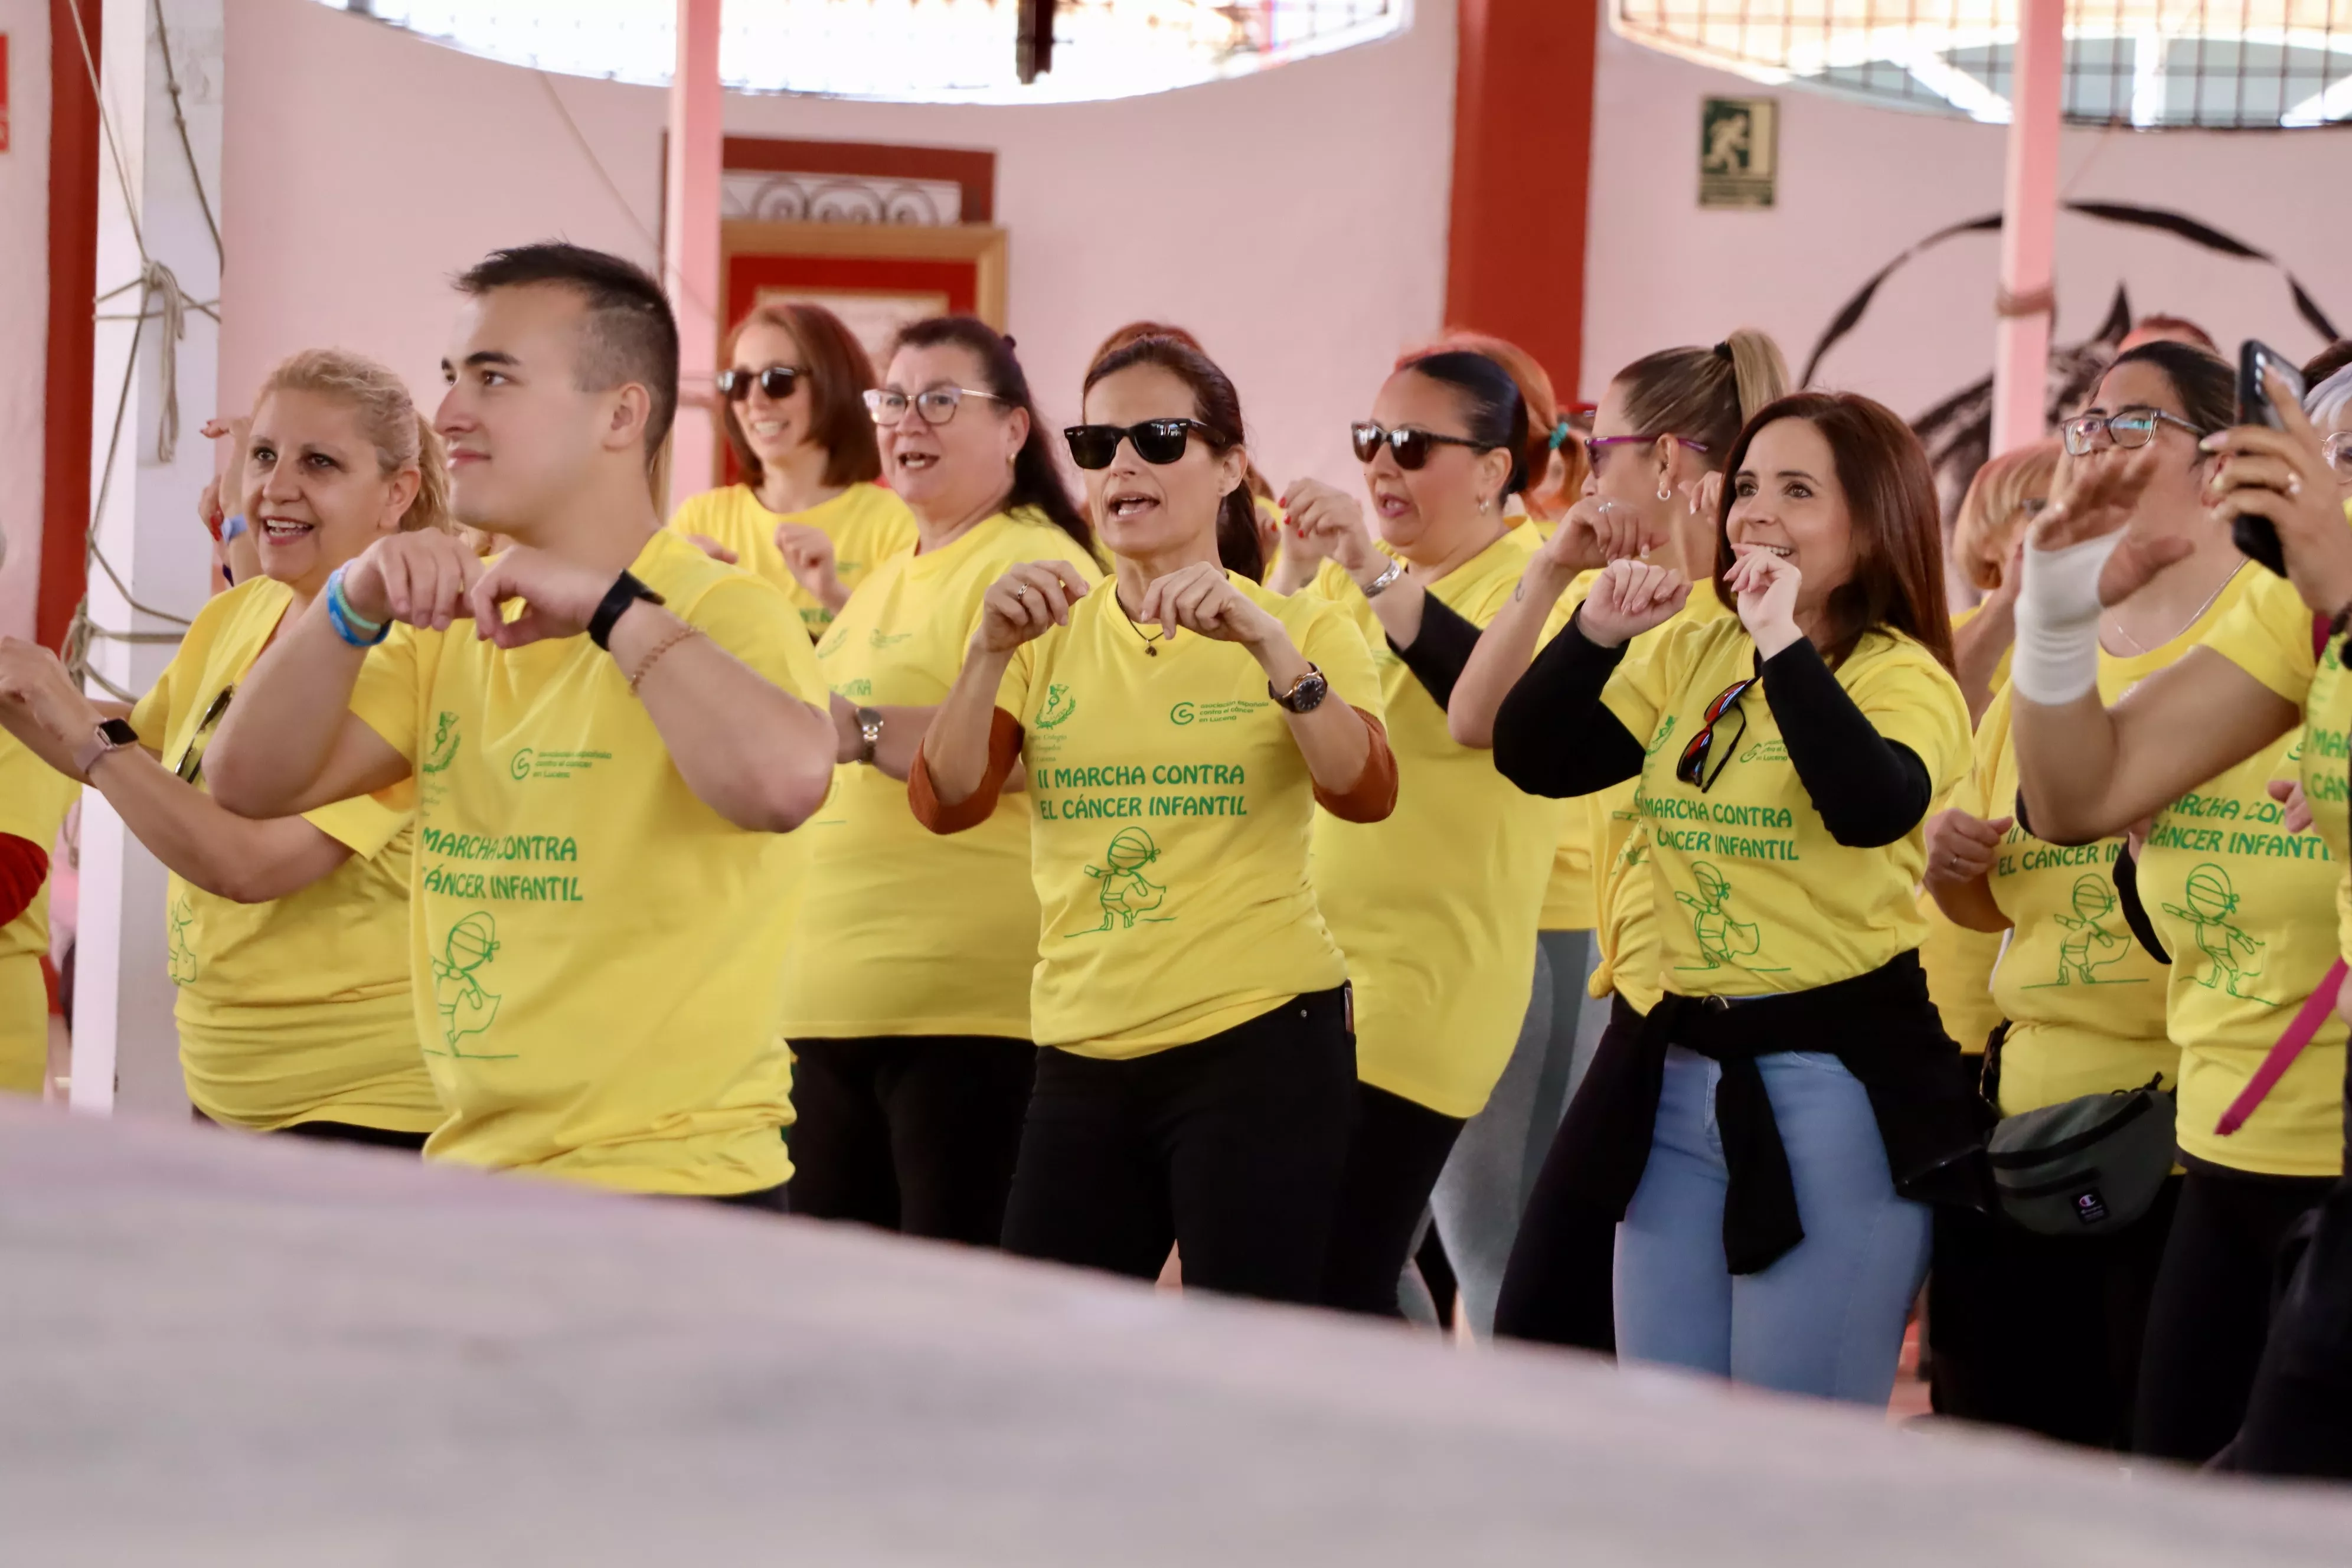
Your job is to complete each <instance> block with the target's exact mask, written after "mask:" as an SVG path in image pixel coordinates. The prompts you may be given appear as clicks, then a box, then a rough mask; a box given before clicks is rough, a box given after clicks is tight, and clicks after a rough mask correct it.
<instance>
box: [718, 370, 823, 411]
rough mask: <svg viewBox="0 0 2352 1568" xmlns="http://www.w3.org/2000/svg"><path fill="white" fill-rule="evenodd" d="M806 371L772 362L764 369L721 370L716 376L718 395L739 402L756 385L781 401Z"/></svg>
mask: <svg viewBox="0 0 2352 1568" xmlns="http://www.w3.org/2000/svg"><path fill="white" fill-rule="evenodd" d="M806 374H808V372H806V371H804V370H803V369H802V368H801V367H800V366H798V365H796V364H772V365H770V366H769V367H768V368H767V369H765V370H722V371H720V372H719V374H718V376H717V377H716V379H717V381H718V383H719V396H721V397H723V398H725V399H726V400H727V401H728V402H730V403H740V402H742V401H743V400H744V399H745V398H747V397H749V396H751V388H753V387H754V386H756V387H758V388H759V389H760V390H761V392H764V393H766V394H767V395H768V396H769V397H770V398H771V399H772V400H773V401H775V402H778V403H782V401H783V400H784V399H785V398H787V397H790V396H791V395H793V387H795V386H798V385H799V384H801V377H803V376H804V375H806Z"/></svg>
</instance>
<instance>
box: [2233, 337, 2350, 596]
mask: <svg viewBox="0 0 2352 1568" xmlns="http://www.w3.org/2000/svg"><path fill="white" fill-rule="evenodd" d="M2270 390H2271V402H2272V404H2273V406H2275V407H2276V408H2277V409H2278V411H2279V417H2280V419H2281V421H2282V422H2283V423H2284V425H2285V426H2286V428H2285V429H2284V430H2273V429H2271V428H2270V427H2269V426H2263V425H2241V426H2238V427H2237V428H2235V429H2231V430H2223V431H2220V432H2218V433H2216V434H2214V435H2211V436H2208V437H2205V442H2204V445H2205V449H2206V450H2207V451H2209V452H2214V453H2218V454H2220V456H2221V463H2220V464H2219V466H2218V467H2217V468H2215V470H2214V474H2213V477H2212V478H2211V479H2210V480H2208V481H2207V483H2206V487H2205V499H2206V500H2207V501H2208V502H2209V503H2210V505H2211V506H2212V509H2213V515H2214V517H2215V518H2216V519H2217V520H2219V521H2221V522H2223V523H2234V522H2236V521H2237V520H2238V519H2239V518H2241V517H2257V518H2262V519H2264V520H2266V521H2268V522H2269V523H2270V524H2271V526H2272V527H2273V528H2275V529H2277V530H2278V536H2279V544H2280V546H2281V547H2282V550H2283V552H2284V554H2285V556H2286V574H2287V580H2288V581H2290V582H2292V583H2293V584H2294V587H2295V592H2296V593H2297V594H2299V595H2302V596H2303V602H2304V603H2305V605H2309V606H2310V607H2311V608H2312V609H2314V610H2315V611H2317V612H2318V613H2319V614H2321V615H2324V616H2333V615H2334V614H2336V611H2338V610H2340V609H2342V608H2344V606H2345V605H2347V604H2352V529H2347V527H2346V526H2345V521H2344V505H2343V497H2342V495H2341V494H2340V493H2339V492H2338V491H2337V489H2336V473H2335V470H2334V469H2332V468H2329V467H2328V466H2327V458H2326V454H2325V453H2324V452H2323V451H2322V449H2321V446H2320V438H2319V432H2318V431H2316V430H2315V429H2314V428H2313V427H2312V424H2311V421H2310V420H2309V419H2308V418H2306V417H2305V415H2304V412H2303V409H2302V406H2301V405H2298V404H2297V403H2296V402H2295V401H2294V397H2293V396H2292V395H2289V392H2288V389H2287V387H2286V385H2285V384H2284V383H2282V382H2281V381H2279V380H2278V379H2277V378H2276V377H2275V376H2273V377H2272V378H2271V381H2270Z"/></svg>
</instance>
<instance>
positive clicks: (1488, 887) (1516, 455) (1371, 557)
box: [1285, 349, 1561, 1317]
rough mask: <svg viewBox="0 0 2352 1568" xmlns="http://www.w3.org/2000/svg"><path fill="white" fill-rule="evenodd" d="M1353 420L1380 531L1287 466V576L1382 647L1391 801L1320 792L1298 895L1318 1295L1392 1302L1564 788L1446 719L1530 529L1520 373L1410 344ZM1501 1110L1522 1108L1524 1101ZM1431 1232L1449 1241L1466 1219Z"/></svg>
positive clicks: (1496, 1243)
mask: <svg viewBox="0 0 2352 1568" xmlns="http://www.w3.org/2000/svg"><path fill="white" fill-rule="evenodd" d="M1353 436H1354V445H1355V450H1356V456H1357V458H1358V459H1359V460H1360V462H1362V463H1363V465H1364V486H1365V489H1366V490H1367V492H1368V493H1369V494H1370V497H1371V500H1372V507H1373V510H1374V512H1375V514H1376V517H1377V527H1378V530H1379V533H1378V536H1377V538H1375V535H1374V533H1373V532H1372V530H1371V528H1370V527H1368V526H1367V525H1366V522H1365V519H1364V514H1363V510H1362V509H1361V508H1360V506H1358V505H1357V503H1356V502H1355V500H1353V499H1352V498H1350V497H1348V496H1346V495H1343V494H1341V493H1340V492H1339V491H1338V490H1336V489H1331V488H1330V487H1328V486H1326V485H1321V484H1318V483H1315V482H1313V481H1303V482H1301V483H1299V484H1297V485H1294V486H1293V487H1292V488H1291V491H1290V493H1289V495H1288V496H1287V497H1286V498H1285V502H1286V508H1287V510H1288V511H1289V515H1290V526H1291V530H1292V535H1293V537H1294V538H1295V539H1297V540H1298V541H1299V542H1300V544H1301V548H1300V551H1299V553H1300V554H1301V555H1302V556H1311V557H1315V558H1319V559H1320V560H1321V562H1322V564H1321V567H1320V569H1319V570H1318V572H1317V574H1316V576H1315V580H1314V581H1313V582H1312V583H1310V584H1307V587H1305V588H1304V589H1302V590H1301V592H1300V595H1299V597H1300V598H1302V599H1306V600H1310V601H1317V602H1321V603H1324V604H1328V605H1333V606H1335V607H1336V608H1337V609H1338V610H1339V612H1340V613H1341V614H1342V615H1344V616H1347V618H1348V619H1349V620H1350V621H1352V622H1353V623H1354V624H1355V626H1356V627H1357V629H1358V631H1359V632H1360V634H1361V635H1362V637H1364V639H1365V641H1366V642H1367V643H1368V644H1369V645H1370V646H1371V647H1373V648H1375V649H1376V650H1378V652H1379V653H1380V654H1381V656H1382V657H1381V659H1380V668H1381V700H1382V702H1383V704H1384V706H1385V707H1386V710H1387V712H1388V720H1389V727H1390V735H1391V745H1393V746H1394V748H1395V750H1396V754H1397V769H1398V775H1399V779H1398V796H1397V801H1398V805H1397V810H1396V811H1395V813H1394V814H1393V815H1391V816H1389V817H1387V818H1386V819H1384V820H1382V821H1380V822H1377V823H1356V822H1350V821H1348V820H1346V819H1344V818H1342V817H1339V816H1335V815H1333V814H1331V813H1328V812H1324V813H1318V816H1317V821H1316V827H1315V890H1316V896H1317V899H1318V901H1319V902H1320V904H1321V905H1322V908H1323V911H1324V920H1325V921H1326V922H1327V923H1328V925H1329V926H1330V927H1331V931H1332V934H1333V935H1334V936H1335V937H1337V938H1338V939H1339V946H1340V949H1341V950H1342V951H1343V952H1346V954H1347V955H1348V975H1349V981H1350V982H1351V983H1352V984H1353V985H1354V987H1355V994H1356V1072H1357V1079H1358V1085H1357V1114H1356V1136H1355V1142H1354V1144H1353V1146H1352V1148H1351V1150H1350V1152H1349V1162H1348V1182H1347V1185H1346V1187H1345V1188H1344V1189H1343V1191H1342V1194H1341V1198H1340V1205H1339V1221H1338V1224H1337V1226H1336V1227H1335V1229H1334V1231H1333V1236H1332V1242H1331V1258H1330V1262H1329V1265H1328V1268H1327V1269H1326V1271H1325V1286H1324V1301H1325V1303H1326V1304H1327V1305H1329V1306H1334V1307H1339V1308H1341V1309H1343V1310H1350V1311H1359V1312H1367V1313H1377V1314H1381V1315H1384V1316H1391V1317H1394V1316H1401V1315H1402V1312H1401V1309H1400V1304H1399V1301H1398V1292H1397V1288H1398V1280H1399V1277H1400V1275H1401V1274H1402V1270H1403V1268H1404V1265H1405V1260H1406V1258H1407V1257H1408V1255H1409V1254H1410V1253H1411V1251H1412V1244H1413V1239H1414V1237H1415V1235H1416V1233H1417V1232H1418V1230H1419V1228H1420V1225H1421V1218H1422V1215H1423V1211H1424V1210H1425V1209H1427V1208H1428V1207H1429V1205H1430V1198H1431V1193H1432V1190H1433V1187H1434V1186H1435V1184H1436V1182H1437V1178H1438V1173H1439V1172H1440V1171H1441V1170H1442V1169H1443V1168H1444V1165H1445V1163H1446V1160H1447V1157H1448V1155H1449V1154H1450V1153H1451V1152H1452V1151H1453V1149H1454V1142H1455V1139H1456V1138H1457V1136H1459V1134H1460V1133H1461V1131H1462V1130H1463V1127H1464V1125H1465V1122H1466V1121H1468V1120H1469V1119H1470V1118H1472V1117H1474V1116H1475V1115H1477V1114H1478V1113H1479V1112H1480V1111H1481V1110H1483V1109H1485V1107H1486V1103H1487V1100H1488V1097H1489V1095H1490V1094H1491V1093H1492V1091H1493V1090H1494V1089H1495V1085H1496V1080H1497V1079H1499V1078H1500V1077H1501V1076H1502V1073H1503V1068H1504V1065H1505V1063H1506V1062H1507V1061H1508V1060H1509V1059H1510V1058H1511V1056H1512V1054H1513V1047H1514V1046H1515V1045H1516V1044H1517V1039H1518V1037H1519V1033H1520V1026H1521V1025H1522V1023H1523V1022H1524V1021H1525V1018H1526V1016H1527V1008H1528V990H1529V985H1530V983H1531V981H1532V979H1533V977H1534V969H1535V960H1536V942H1535V935H1536V918H1537V913H1538V910H1539V909H1540V908H1541V907H1542V903H1543V890H1544V884H1545V881H1546V879H1548V878H1549V874H1550V870H1551V855H1550V850H1551V847H1552V846H1553V845H1555V844H1556V843H1557V842H1558V841H1559V818H1560V815H1561V807H1560V806H1559V803H1557V802H1555V801H1549V800H1543V799H1539V798H1538V797H1535V796H1532V795H1525V794H1523V793H1521V792H1520V791H1519V790H1518V789H1517V788H1516V787H1515V786H1514V785H1512V784H1510V783H1509V782H1508V781H1507V780H1505V779H1504V778H1503V777H1502V776H1501V775H1499V774H1498V773H1496V771H1495V766H1494V759H1493V757H1492V756H1491V755H1490V754H1489V753H1487V752H1483V751H1473V750H1470V749H1468V748H1465V747H1464V746H1461V745H1459V744H1457V743H1456V742H1454V740H1453V738H1452V737H1451V736H1450V735H1448V734H1447V733H1446V729H1445V701H1446V698H1447V696H1448V695H1449V693H1450V692H1451V690H1452V689H1453V684H1454V679H1455V677H1457V676H1458V675H1459V674H1460V673H1461V669H1462V665H1463V662H1464V660H1465V658H1468V656H1469V652H1470V649H1471V647H1473V646H1475V643H1476V641H1477V637H1478V628H1479V627H1480V626H1484V625H1485V624H1486V622H1487V621H1489V620H1491V619H1493V617H1494V616H1495V614H1496V611H1498V610H1499V609H1500V608H1501V607H1502V606H1503V605H1504V604H1506V603H1507V601H1508V599H1509V597H1510V594H1511V589H1512V587H1513V585H1514V584H1516V583H1517V581H1518V577H1519V573H1520V570H1521V569H1522V568H1523V567H1524V566H1525V565H1526V563H1527V562H1528V558H1529V557H1530V556H1532V555H1533V554H1534V553H1535V551H1536V549H1537V547H1538V542H1539V541H1538V537H1537V535H1536V532H1535V531H1534V530H1533V529H1532V528H1530V527H1528V525H1527V524H1526V522H1525V521H1523V520H1522V519H1519V518H1516V517H1513V516H1511V515H1509V513H1508V512H1507V510H1505V507H1506V502H1507V500H1508V499H1509V498H1510V497H1512V496H1515V495H1517V494H1518V493H1519V492H1520V491H1521V490H1522V489H1524V488H1525V486H1526V483H1527V475H1528V467H1527V465H1528V450H1529V447H1530V440H1529V430H1528V409H1527V404H1526V402H1525V400H1524V399H1523V398H1522V396H1521V395H1520V393H1519V389H1518V386H1517V384H1516V383H1515V382H1514V381H1513V380H1512V378H1511V376H1510V375H1509V374H1508V373H1507V372H1506V371H1505V370H1504V369H1503V367H1502V366H1500V365H1499V364H1497V363H1496V362H1495V361H1494V360H1492V359H1490V358H1488V357H1487V356H1486V355H1484V354H1480V353H1471V352H1469V351H1468V350H1464V349H1441V350H1438V351H1436V352H1433V353H1425V354H1423V355H1421V356H1419V357H1417V358H1413V359H1410V360H1408V361H1407V362H1406V363H1405V364H1404V365H1403V366H1402V368H1400V369H1399V370H1398V371H1397V372H1396V373H1395V374H1392V375H1391V376H1390V377H1389V379H1388V382H1387V383H1386V384H1384V385H1383V386H1382V387H1381V392H1380V395H1379V396H1378V397H1376V398H1375V399H1374V400H1373V402H1372V408H1371V417H1370V419H1369V420H1366V421H1364V422H1361V423H1359V424H1358V425H1357V426H1355V429H1354V432H1353ZM1520 1098H1521V1100H1525V1098H1526V1096H1525V1095H1522V1096H1521V1097H1520ZM1515 1109H1517V1111H1518V1114H1519V1116H1520V1117H1521V1118H1522V1119H1523V1118H1524V1116H1525V1108H1524V1104H1521V1105H1520V1106H1518V1107H1517V1108H1515ZM1517 1142H1524V1138H1523V1136H1522V1137H1521V1138H1520V1139H1519V1140H1517ZM1498 1206H1501V1205H1498ZM1507 1207H1508V1208H1509V1210H1510V1211H1511V1212H1510V1213H1508V1214H1507V1215H1502V1216H1499V1217H1498V1219H1497V1221H1496V1225H1495V1226H1491V1227H1489V1228H1493V1229H1499V1230H1501V1231H1503V1232H1504V1234H1503V1235H1502V1236H1500V1237H1490V1238H1488V1239H1489V1242H1490V1245H1489V1246H1488V1247H1486V1248H1485V1249H1484V1251H1485V1253H1486V1255H1491V1256H1492V1258H1493V1259H1494V1264H1495V1267H1494V1268H1490V1269H1489V1270H1488V1271H1487V1272H1486V1276H1485V1283H1486V1292H1485V1294H1486V1305H1488V1306H1489V1307H1490V1308H1491V1302H1492V1286H1493V1282H1494V1280H1495V1279H1496V1278H1498V1277H1499V1273H1500V1259H1501V1256H1502V1255H1503V1254H1505V1253H1506V1252H1507V1247H1508V1245H1509V1244H1508V1239H1507V1228H1508V1226H1509V1224H1510V1223H1511V1222H1512V1221H1513V1220H1514V1219H1516V1208H1517V1193H1516V1191H1514V1192H1513V1193H1512V1194H1511V1197H1510V1200H1509V1203H1508V1205H1507ZM1441 1212H1442V1213H1453V1214H1457V1215H1458V1214H1459V1213H1461V1212H1462V1209H1461V1206H1460V1205H1455V1206H1454V1207H1453V1208H1451V1209H1449V1210H1444V1211H1441ZM1447 1239H1448V1245H1449V1248H1451V1247H1452V1246H1453V1245H1454V1242H1455V1241H1457V1240H1460V1239H1464V1238H1463V1237H1461V1233H1460V1232H1459V1231H1458V1230H1457V1231H1456V1233H1455V1235H1454V1236H1452V1237H1448V1238H1447ZM1478 1250H1479V1249H1476V1248H1465V1252H1467V1253H1469V1254H1471V1255H1477V1254H1478ZM1464 1278H1465V1279H1467V1278H1470V1277H1468V1276H1465V1277H1464Z"/></svg>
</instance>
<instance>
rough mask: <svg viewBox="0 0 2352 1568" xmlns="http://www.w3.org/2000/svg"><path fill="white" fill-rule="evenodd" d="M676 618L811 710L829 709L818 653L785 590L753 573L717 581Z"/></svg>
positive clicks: (829, 699)
mask: <svg viewBox="0 0 2352 1568" xmlns="http://www.w3.org/2000/svg"><path fill="white" fill-rule="evenodd" d="M678 618H679V619H680V620H683V621H685V622H686V623H687V624H688V625H689V626H693V627H694V628H695V629H696V630H697V631H698V632H700V633H702V634H703V636H705V637H709V639H710V640H711V641H712V642H714V643H717V644H718V645H719V647H722V648H724V649H726V650H727V651H728V652H729V653H730V654H733V655H734V656H735V657H736V658H739V659H740V660H742V661H743V663H745V664H746V665H748V666H750V667H751V669H752V670H753V671H755V672H756V673H757V674H758V675H759V676H760V677H761V679H764V680H766V681H768V682H769V683H770V684H771V685H772V686H774V687H776V688H777V689H779V690H782V691H785V692H788V693H790V694H791V695H792V696H794V697H797V698H799V699H800V700H802V701H803V702H806V703H808V704H810V705H811V706H813V707H815V708H819V709H824V708H827V707H829V706H830V705H831V703H832V701H833V697H832V693H831V691H830V690H829V689H828V688H827V687H826V686H825V683H824V676H823V675H822V674H821V673H820V672H819V670H818V668H817V662H816V650H815V647H814V645H813V644H811V643H810V641H809V638H808V632H807V631H806V629H805V628H803V626H802V624H801V619H800V616H799V613H798V612H797V611H795V610H794V609H793V606H792V602H791V601H790V600H788V599H786V598H785V597H784V595H783V591H782V589H780V588H778V587H776V585H775V584H772V583H770V582H768V581H767V580H766V579H765V578H761V577H754V576H752V575H751V574H749V573H739V574H730V575H729V576H727V577H725V578H722V579H720V580H719V581H718V582H716V583H713V584H711V585H710V586H709V588H707V589H706V590H704V591H703V592H702V593H701V594H699V595H697V596H696V597H695V599H694V602H693V603H692V604H690V605H688V606H687V607H686V608H685V609H684V610H682V611H680V612H679V614H678Z"/></svg>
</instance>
